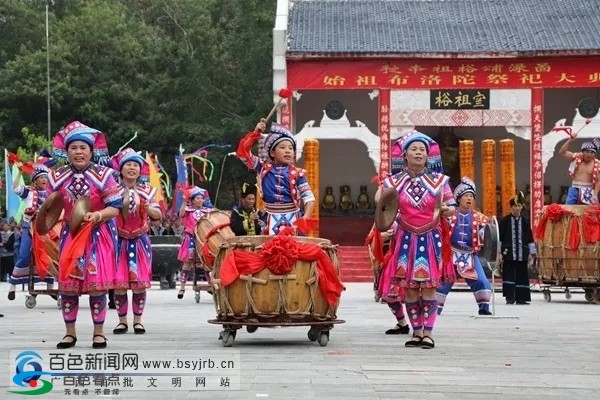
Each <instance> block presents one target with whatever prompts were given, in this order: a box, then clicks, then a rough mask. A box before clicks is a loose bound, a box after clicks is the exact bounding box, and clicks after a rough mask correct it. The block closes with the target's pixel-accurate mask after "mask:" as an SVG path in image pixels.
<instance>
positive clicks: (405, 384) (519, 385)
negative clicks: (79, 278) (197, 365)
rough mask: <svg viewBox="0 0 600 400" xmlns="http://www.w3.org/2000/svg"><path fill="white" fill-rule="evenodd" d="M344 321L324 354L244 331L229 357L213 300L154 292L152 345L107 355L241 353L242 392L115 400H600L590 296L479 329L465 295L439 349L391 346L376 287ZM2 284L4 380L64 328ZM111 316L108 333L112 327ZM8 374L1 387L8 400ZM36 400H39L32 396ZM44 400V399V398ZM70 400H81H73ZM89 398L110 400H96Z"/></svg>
mask: <svg viewBox="0 0 600 400" xmlns="http://www.w3.org/2000/svg"><path fill="white" fill-rule="evenodd" d="M347 287H348V288H347V291H346V292H345V293H344V294H343V297H342V303H341V306H340V309H339V311H338V315H339V318H340V319H344V320H346V323H345V324H341V325H337V326H336V327H335V329H333V330H332V331H331V339H330V342H329V345H328V346H327V347H320V346H319V345H318V344H316V343H313V342H310V341H309V340H308V339H307V337H306V333H307V330H308V329H307V328H304V327H293V328H275V329H259V330H258V332H256V333H254V334H248V333H246V332H245V331H240V332H239V333H238V335H237V338H236V342H235V345H234V347H233V348H231V349H225V348H223V347H222V344H221V342H220V341H218V340H217V337H218V333H219V331H220V330H221V328H220V326H218V325H210V324H208V323H206V321H207V320H208V319H211V318H213V317H214V314H215V311H214V306H213V304H212V299H211V298H210V297H209V296H208V295H207V294H206V293H202V295H203V297H202V299H201V301H200V304H196V303H195V302H194V296H193V292H191V291H188V293H186V296H185V298H184V299H183V300H177V298H176V293H177V292H176V291H175V290H167V291H163V290H159V289H158V288H153V289H152V290H151V291H150V294H149V298H148V309H147V311H146V313H145V316H144V317H145V326H146V329H147V331H148V333H147V334H146V335H145V336H139V335H133V334H131V333H129V334H127V335H121V336H115V335H113V334H112V333H109V334H107V336H108V339H109V344H108V348H107V349H106V351H151V352H152V354H155V355H156V356H157V358H158V357H160V358H167V357H173V358H175V357H178V356H179V357H181V356H184V355H186V356H193V357H198V358H200V357H202V356H203V355H205V354H221V355H227V354H239V357H240V360H241V362H240V364H241V368H240V370H241V373H240V375H241V386H240V389H241V390H240V391H225V390H221V391H211V392H205V393H198V392H193V391H188V392H186V391H167V392H165V391H160V392H159V391H149V390H148V391H143V392H128V393H125V392H122V393H121V395H120V396H119V397H117V398H121V399H123V398H126V399H137V398H143V399H146V400H150V399H163V400H164V399H179V398H211V399H221V398H229V399H257V398H258V399H261V398H267V399H294V400H302V399H317V398H319V399H349V398H359V399H364V400H370V399H417V398H419V399H461V400H468V399H481V398H485V399H486V400H491V399H506V398H515V399H538V398H543V399H569V400H575V399H586V400H587V399H594V398H600V379H598V377H599V376H600V363H599V362H598V360H600V306H597V305H593V304H590V303H587V302H586V301H585V300H584V297H583V293H582V292H575V293H573V298H572V299H571V300H566V299H565V298H564V296H563V295H562V294H560V293H554V296H553V300H552V302H550V303H547V302H545V301H544V300H543V298H542V295H541V293H539V292H537V293H533V294H532V296H533V301H532V303H531V305H528V306H516V305H513V306H507V305H505V304H504V302H503V299H502V297H501V294H496V299H497V306H496V315H497V316H499V317H500V316H503V317H507V316H513V317H517V318H496V319H494V318H485V317H480V318H475V317H474V314H475V311H476V306H475V303H474V299H473V297H472V295H471V294H470V293H469V292H452V293H451V294H450V296H449V297H448V301H447V303H446V309H445V311H444V315H443V316H442V317H441V318H439V319H438V324H437V326H436V330H435V339H436V346H437V347H436V348H435V349H433V350H423V349H410V348H405V347H404V342H405V341H406V340H407V339H408V336H405V335H400V336H386V335H384V334H383V332H384V331H385V330H386V329H388V328H390V327H392V326H393V324H394V321H393V318H392V316H391V314H390V312H389V311H388V309H387V307H386V306H385V305H382V304H377V303H375V302H374V301H373V295H372V291H371V285H370V284H368V283H364V284H348V285H347ZM7 290H8V285H7V284H4V283H3V284H0V312H1V313H3V314H5V317H4V318H2V319H0V332H1V336H0V337H1V339H0V370H1V371H8V370H9V365H10V362H11V360H10V355H9V351H10V350H22V349H31V350H38V351H52V350H55V344H56V343H57V342H58V341H59V340H60V339H61V337H62V334H63V325H62V320H61V316H60V313H59V312H58V310H57V307H56V304H55V302H54V301H53V300H52V299H50V298H49V297H47V296H41V297H39V298H38V305H37V307H35V308H33V309H26V308H25V307H24V294H23V293H17V300H16V301H14V302H8V301H7V300H6V292H7ZM82 304H83V305H82V309H81V310H80V311H81V312H80V318H79V331H78V332H79V343H78V344H77V347H76V348H75V349H77V350H78V351H92V349H91V322H90V317H89V311H88V307H87V300H85V301H83V302H82ZM116 319H117V316H116V313H115V311H113V310H111V311H110V314H109V316H108V323H107V324H106V328H107V329H106V330H107V332H112V328H113V327H114V326H115V325H116ZM11 376H12V374H9V373H6V372H2V373H1V376H0V393H2V394H0V398H3V399H4V398H19V397H20V396H18V395H13V394H7V393H6V390H7V389H8V385H9V379H10V377H11ZM31 397H33V396H31ZM44 398H46V397H44ZM62 398H84V397H65V396H62ZM85 398H103V399H106V398H114V397H111V396H89V397H85Z"/></svg>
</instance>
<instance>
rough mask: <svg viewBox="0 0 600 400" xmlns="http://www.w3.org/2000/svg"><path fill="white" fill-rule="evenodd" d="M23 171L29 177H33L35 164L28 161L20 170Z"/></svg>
mask: <svg viewBox="0 0 600 400" xmlns="http://www.w3.org/2000/svg"><path fill="white" fill-rule="evenodd" d="M19 169H20V170H21V171H23V172H24V173H26V174H27V175H31V174H32V173H33V171H34V170H35V168H34V167H33V163H32V162H31V161H27V162H26V163H24V164H23V165H21V167H20V168H19Z"/></svg>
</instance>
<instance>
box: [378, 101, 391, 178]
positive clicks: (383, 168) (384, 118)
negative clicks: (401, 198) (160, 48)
mask: <svg viewBox="0 0 600 400" xmlns="http://www.w3.org/2000/svg"><path fill="white" fill-rule="evenodd" d="M379 143H380V150H379V153H380V157H379V159H380V163H379V177H380V178H382V177H384V176H385V175H387V174H388V173H390V171H391V166H390V161H391V150H392V149H391V146H390V89H379Z"/></svg>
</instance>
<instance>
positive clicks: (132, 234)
mask: <svg viewBox="0 0 600 400" xmlns="http://www.w3.org/2000/svg"><path fill="white" fill-rule="evenodd" d="M118 232H119V237H122V238H124V239H136V238H138V237H140V236H142V235H143V234H145V233H148V225H147V224H144V226H142V227H141V228H137V229H135V230H133V231H126V230H124V229H122V228H118Z"/></svg>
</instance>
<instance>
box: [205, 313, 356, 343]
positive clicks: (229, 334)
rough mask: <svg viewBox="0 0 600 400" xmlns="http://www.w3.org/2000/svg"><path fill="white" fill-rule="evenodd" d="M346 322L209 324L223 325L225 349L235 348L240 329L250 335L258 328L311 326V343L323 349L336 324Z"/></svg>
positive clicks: (213, 322)
mask: <svg viewBox="0 0 600 400" xmlns="http://www.w3.org/2000/svg"><path fill="white" fill-rule="evenodd" d="M344 322H346V321H343V320H339V319H338V320H333V321H312V322H266V321H250V320H240V321H231V322H229V323H227V322H226V321H222V320H218V319H211V320H209V321H208V323H209V324H216V325H223V330H222V331H221V332H220V333H219V340H221V341H222V342H223V346H224V347H231V346H233V342H234V341H235V337H236V333H237V331H238V329H241V328H242V327H243V326H246V329H247V331H248V333H254V332H256V329H258V328H274V327H278V326H280V327H288V326H310V329H309V330H308V334H307V336H308V339H309V340H310V341H311V342H318V343H319V345H320V346H321V347H325V346H327V344H328V343H329V332H330V331H331V329H333V325H335V324H343V323H344Z"/></svg>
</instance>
